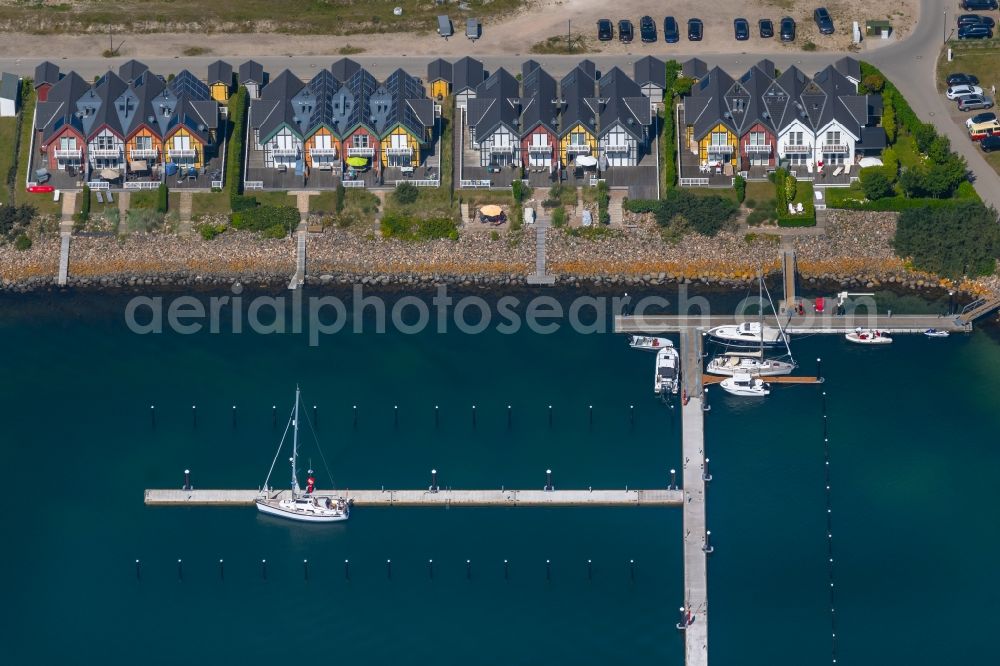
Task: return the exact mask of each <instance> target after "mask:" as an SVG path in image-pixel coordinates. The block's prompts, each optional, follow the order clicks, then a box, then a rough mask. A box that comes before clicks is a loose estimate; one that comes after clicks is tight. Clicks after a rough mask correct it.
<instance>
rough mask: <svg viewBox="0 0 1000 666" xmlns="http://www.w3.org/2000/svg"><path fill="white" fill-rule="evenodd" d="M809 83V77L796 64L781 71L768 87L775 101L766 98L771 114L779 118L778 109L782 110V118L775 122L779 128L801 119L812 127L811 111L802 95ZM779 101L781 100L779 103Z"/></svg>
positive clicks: (804, 123) (807, 125)
mask: <svg viewBox="0 0 1000 666" xmlns="http://www.w3.org/2000/svg"><path fill="white" fill-rule="evenodd" d="M808 83H809V78H808V77H807V76H806V75H805V74H803V73H802V71H801V70H799V69H798V68H797V67H795V66H794V65H793V66H792V67H789V68H788V69H786V70H785V71H784V72H782V73H781V76H779V77H778V78H777V79H776V80H775V82H774V84H772V85H771V86H770V87H769V88H768V94H770V93H773V95H774V98H775V100H777V101H775V102H769V101H768V100H767V99H765V105H766V106H767V108H768V109H769V110H771V109H774V110H772V111H771V115H772V116H773V117H774V118H777V115H776V111H777V110H778V109H779V107H780V108H781V110H782V114H781V119H780V120H779V121H778V122H777V123H776V124H775V126H776V127H777V128H778V129H779V130H783V129H785V128H786V127H788V126H789V125H790V124H791V123H792V122H793V121H799V122H801V123H802V124H803V125H805V126H806V127H812V122H811V121H810V119H809V113H808V112H807V110H806V108H805V107H804V106H803V104H802V100H801V99H800V96H801V95H802V92H803V91H804V90H805V88H806V85H808ZM779 102H781V103H780V104H779Z"/></svg>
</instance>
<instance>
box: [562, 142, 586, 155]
mask: <svg viewBox="0 0 1000 666" xmlns="http://www.w3.org/2000/svg"><path fill="white" fill-rule="evenodd" d="M589 152H590V146H589V145H587V144H583V145H581V144H573V143H571V144H570V145H568V146H566V154H567V155H576V154H577V153H580V154H585V153H589Z"/></svg>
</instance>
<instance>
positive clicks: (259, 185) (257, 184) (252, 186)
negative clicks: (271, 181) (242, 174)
mask: <svg viewBox="0 0 1000 666" xmlns="http://www.w3.org/2000/svg"><path fill="white" fill-rule="evenodd" d="M243 189H244V190H262V189H264V181H262V180H248V181H246V182H245V183H243Z"/></svg>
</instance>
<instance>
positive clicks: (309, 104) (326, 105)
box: [292, 69, 341, 136]
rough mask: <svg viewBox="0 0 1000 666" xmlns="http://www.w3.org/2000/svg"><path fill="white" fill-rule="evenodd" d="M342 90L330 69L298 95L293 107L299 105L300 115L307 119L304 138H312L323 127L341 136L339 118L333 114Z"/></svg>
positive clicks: (322, 72)
mask: <svg viewBox="0 0 1000 666" xmlns="http://www.w3.org/2000/svg"><path fill="white" fill-rule="evenodd" d="M340 88H341V84H340V81H338V80H337V78H336V77H335V76H334V75H333V73H332V72H331V71H330V70H328V69H321V70H319V71H318V72H317V73H316V76H314V77H312V79H310V80H309V83H308V84H306V86H305V87H304V88H302V90H300V91H299V92H298V93H296V96H295V98H293V100H292V106H295V105H296V104H298V106H299V109H298V110H299V114H300V115H301V116H303V117H304V118H305V119H306V120H305V122H304V123H303V124H302V128H303V136H312V135H313V134H315V133H316V131H317V130H319V129H320V128H321V127H326V128H327V129H328V130H330V131H331V132H332V133H333V134H335V135H337V134H339V132H340V128H339V127H338V118H337V117H336V115H335V114H334V112H333V100H334V98H335V97H336V95H337V91H339V90H340ZM303 107H305V108H303Z"/></svg>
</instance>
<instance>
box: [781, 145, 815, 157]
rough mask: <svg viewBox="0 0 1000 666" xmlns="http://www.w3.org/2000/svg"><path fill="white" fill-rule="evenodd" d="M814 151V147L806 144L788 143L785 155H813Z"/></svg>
mask: <svg viewBox="0 0 1000 666" xmlns="http://www.w3.org/2000/svg"><path fill="white" fill-rule="evenodd" d="M812 151H813V147H812V145H806V144H804V143H786V144H785V154H786V155H787V154H789V153H796V154H798V153H811V152H812Z"/></svg>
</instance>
